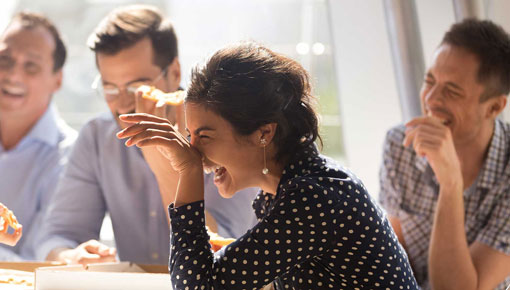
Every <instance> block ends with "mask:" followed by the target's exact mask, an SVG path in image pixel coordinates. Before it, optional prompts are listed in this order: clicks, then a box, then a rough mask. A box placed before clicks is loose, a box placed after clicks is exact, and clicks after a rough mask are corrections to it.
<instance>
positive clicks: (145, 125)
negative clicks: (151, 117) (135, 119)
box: [117, 121, 176, 139]
mask: <svg viewBox="0 0 510 290" xmlns="http://www.w3.org/2000/svg"><path fill="white" fill-rule="evenodd" d="M149 129H154V130H161V131H166V132H175V131H176V130H175V128H174V127H173V126H172V125H170V124H169V123H154V122H149V121H142V122H140V123H137V124H135V125H131V126H129V127H127V128H126V129H124V130H122V131H120V132H118V133H117V138H120V139H124V138H128V137H132V136H134V135H136V134H139V133H141V132H143V131H146V130H149Z"/></svg>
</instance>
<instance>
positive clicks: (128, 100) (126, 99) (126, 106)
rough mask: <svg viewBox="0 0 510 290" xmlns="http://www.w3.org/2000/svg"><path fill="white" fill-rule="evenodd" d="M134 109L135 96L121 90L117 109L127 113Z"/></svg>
mask: <svg viewBox="0 0 510 290" xmlns="http://www.w3.org/2000/svg"><path fill="white" fill-rule="evenodd" d="M134 109H135V97H134V96H133V95H132V94H130V93H128V92H126V90H122V91H121V92H120V94H119V99H118V111H119V112H121V113H129V112H131V111H132V110H134Z"/></svg>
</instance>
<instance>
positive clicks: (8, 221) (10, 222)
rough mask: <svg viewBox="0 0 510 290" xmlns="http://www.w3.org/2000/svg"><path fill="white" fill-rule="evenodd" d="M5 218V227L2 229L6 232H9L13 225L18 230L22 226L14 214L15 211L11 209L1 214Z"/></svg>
mask: <svg viewBox="0 0 510 290" xmlns="http://www.w3.org/2000/svg"><path fill="white" fill-rule="evenodd" d="M0 216H1V217H2V219H3V226H4V227H3V229H2V231H3V232H4V233H6V232H7V230H8V229H9V226H11V227H12V228H13V229H14V230H17V229H19V228H20V226H21V225H20V224H19V223H18V219H17V218H16V216H15V215H14V213H13V212H12V211H11V210H4V212H3V213H2V214H1V215H0Z"/></svg>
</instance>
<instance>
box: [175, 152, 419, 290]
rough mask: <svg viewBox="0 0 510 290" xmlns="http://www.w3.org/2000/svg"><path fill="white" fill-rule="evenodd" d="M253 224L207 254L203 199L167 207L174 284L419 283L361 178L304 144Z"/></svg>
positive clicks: (261, 200)
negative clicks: (169, 218)
mask: <svg viewBox="0 0 510 290" xmlns="http://www.w3.org/2000/svg"><path fill="white" fill-rule="evenodd" d="M253 207H254V209H255V211H256V212H257V216H258V219H259V222H258V223H257V225H255V227H253V228H252V229H250V230H249V231H248V232H247V233H246V234H245V235H244V236H243V237H241V238H239V239H237V240H236V241H234V242H233V243H232V244H230V245H228V246H227V247H225V248H223V249H222V250H220V251H219V252H217V253H216V255H214V257H213V253H212V252H211V250H210V246H209V243H208V241H209V236H208V235H207V232H206V230H205V228H204V209H203V203H202V202H201V201H198V202H194V203H191V204H188V205H183V206H180V207H178V208H174V207H173V205H170V207H169V214H170V216H171V223H172V228H173V233H172V256H171V258H170V263H169V268H170V276H171V280H172V285H173V287H174V289H186V288H189V289H261V288H263V287H264V285H266V284H268V283H270V282H273V281H274V283H275V284H274V286H275V287H276V289H357V288H366V289H418V286H417V283H416V280H415V279H414V277H413V274H412V270H411V266H410V264H409V261H408V260H407V256H406V254H405V251H404V249H403V248H402V247H401V245H400V244H399V242H398V239H397V237H396V235H395V233H394V232H393V230H392V229H391V225H390V224H389V221H388V220H387V219H386V217H385V216H384V213H383V212H382V210H381V209H380V208H379V207H378V205H377V204H376V202H375V201H374V200H373V199H372V198H371V197H370V195H369V194H368V193H367V191H366V189H365V187H364V186H363V184H362V183H361V181H360V180H358V179H357V178H356V176H354V175H353V174H352V173H350V172H349V171H348V170H346V169H344V168H342V167H340V166H339V165H338V164H336V163H335V162H334V161H333V160H331V159H329V158H326V157H324V156H322V155H319V154H318V152H317V151H316V150H315V149H314V148H312V147H309V148H308V149H305V150H304V151H302V152H300V154H298V155H297V156H296V158H295V159H294V160H292V161H291V162H289V164H288V165H287V166H286V167H285V169H284V171H283V174H282V177H281V179H280V183H279V185H278V189H277V192H276V195H273V194H269V193H262V192H261V193H260V194H259V195H258V196H257V199H256V200H255V202H254V203H253Z"/></svg>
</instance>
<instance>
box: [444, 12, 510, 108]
mask: <svg viewBox="0 0 510 290" xmlns="http://www.w3.org/2000/svg"><path fill="white" fill-rule="evenodd" d="M441 44H450V45H454V46H458V47H461V48H464V49H466V50H467V51H469V52H471V53H473V54H474V55H476V56H477V58H478V61H479V62H480V67H479V68H478V75H477V79H478V81H479V82H480V83H481V84H483V85H484V86H485V92H484V93H483V95H482V96H481V98H480V102H483V101H485V100H487V99H489V98H491V97H496V96H501V95H508V93H509V92H510V36H509V35H508V33H506V32H505V30H503V28H501V26H499V25H496V24H494V23H493V22H491V21H488V20H476V19H466V20H464V21H462V22H459V23H456V24H454V25H452V27H451V28H450V30H449V31H448V32H446V34H445V35H444V37H443V40H442V41H441Z"/></svg>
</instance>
